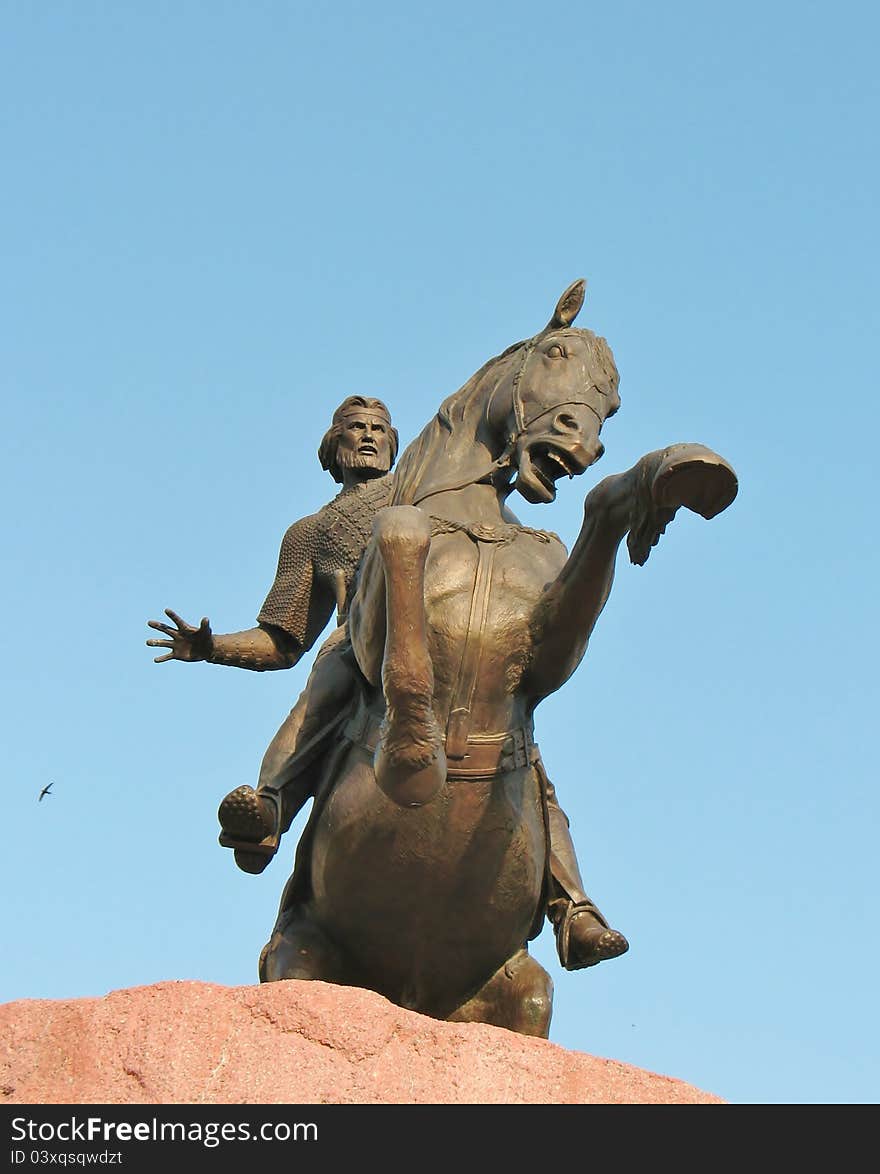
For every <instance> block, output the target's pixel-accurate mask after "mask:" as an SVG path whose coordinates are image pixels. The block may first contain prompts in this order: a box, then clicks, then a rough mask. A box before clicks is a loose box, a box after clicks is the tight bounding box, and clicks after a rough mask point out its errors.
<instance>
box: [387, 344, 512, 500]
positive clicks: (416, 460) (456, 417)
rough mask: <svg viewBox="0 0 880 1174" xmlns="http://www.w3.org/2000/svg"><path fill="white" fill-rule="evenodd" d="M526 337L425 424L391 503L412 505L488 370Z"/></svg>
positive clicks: (402, 462) (408, 451) (402, 464)
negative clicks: (426, 474) (427, 473)
mask: <svg viewBox="0 0 880 1174" xmlns="http://www.w3.org/2000/svg"><path fill="white" fill-rule="evenodd" d="M526 341H527V340H525V339H524V340H522V341H520V342H515V343H513V344H512V345H511V346H509V347H508V348H507V349H506V350H504V351H502V352H501V354H500V355H495V356H494V357H493V358H491V359H489V360H488V361H487V362H485V363H484V364H483V366H482V367H480V369H479V371H475V372H474V374H473V375H472V376H471V377H470V379H468V381H467V382H466V383H464V384H463V385H462V386H461V387H460V388H459V389H458V391H454V392H453V393H452V395H449V396H447V397H446V399H445V400H444V401H443V403H442V404H441V405H440V407H439V409H438V410H437V414H436V416H434V418H433V419H432V420H431V421H430V422H429V423H428V424H426V425H425V427H424V428H423V429H422V431H421V432H420V433H419V434H418V436H417V437H416V438H415V440H413V441H412V442H411V443H410V444H408V445H407V447H406V448H405V449H404V451H403V454H402V455H401V457H400V459H399V461H398V462H397V468H396V469H395V471H394V476H393V480H392V486H391V501H390V504H391V505H412V503H413V501H414V500H415V497H416V495H417V493H418V491H419V487H420V485H421V482H422V478H423V476H424V474H425V473H426V472H427V471H428V470H429V469H431V468H432V467H433V465H434V460H435V458H436V457H437V454H438V453H439V452H440V450H441V448H443V447H445V445H446V444H447V443H448V441H449V438H450V437H451V436H454V435H455V433H456V431H457V430H458V429H459V428H460V427H461V426H462V425H463V424H464V422H465V418H466V415H467V409H468V408H469V407H470V405H471V402H472V401H473V399H474V397H475V395H476V393H477V391H478V389H479V388H480V386H481V384H482V382H483V379H484V378H485V376H486V374H487V372H488V371H489V370H490V368H492V367H494V366H495V364H496V363H500V362H501V360H502V359H506V358H507V356H508V355H511V354H513V352H514V351H517V350H519V349H520V347H523V346H525V345H526Z"/></svg>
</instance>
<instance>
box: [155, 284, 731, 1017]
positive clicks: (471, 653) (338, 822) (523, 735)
mask: <svg viewBox="0 0 880 1174" xmlns="http://www.w3.org/2000/svg"><path fill="white" fill-rule="evenodd" d="M583 296H584V284H583V282H576V283H574V285H572V286H571V287H570V288H569V289H568V290H566V292H565V293H564V294H563V296H562V298H561V299H560V301H559V303H558V305H557V307H556V310H555V312H554V315H553V317H552V318H551V320H550V322H549V324H548V325H547V327H545V328H544V330H542V331H540V332H539V333H538V334H536V335H535V336H533V337H532V338H530V339H528V340H526V341H524V342H520V343H516V344H514V345H513V346H511V347H509V348H508V349H507V350H505V351H504V352H503V353H502V354H501V355H499V356H498V357H497V358H495V359H492V360H490V361H489V362H488V363H486V364H485V365H484V366H483V367H482V368H481V369H480V370H479V371H478V372H476V373H475V375H474V376H473V377H472V378H471V379H470V380H468V382H467V383H466V384H465V385H464V386H463V387H462V388H461V389H460V390H459V391H458V392H456V393H455V394H454V395H452V396H450V397H449V398H448V399H447V400H446V401H445V402H444V403H443V405H442V406H441V408H440V410H439V412H438V414H437V416H436V417H435V418H434V420H432V421H431V422H430V423H429V424H428V425H427V427H426V428H425V429H424V430H423V431H422V433H421V434H420V436H419V437H418V438H417V439H416V441H415V442H414V443H413V444H411V445H410V446H409V447H408V448H407V450H406V452H405V453H404V454H403V456H402V458H401V460H400V462H399V464H398V467H397V470H396V472H395V473H394V474H391V475H390V478H389V479H390V504H389V505H388V506H385V507H383V508H380V509H379V510H378V512H377V514H376V517H375V521H374V523H373V532H372V538H371V539H370V542H369V544H368V547H367V550H366V553H365V556H364V558H363V560H362V562H361V564H360V568H359V571H358V574H357V581H356V584H355V589H354V591H353V592H349V593H348V598H347V603H346V607H347V617H348V618H347V623H346V625H345V635H343V636H341V637H337V640H338V643H339V646H340V648H343V646H344V651H342V652H341V653H340V656H342V657H347V658H348V663H349V664H350V665H351V666H352V669H353V673H352V676H353V679H354V682H355V684H354V688H353V691H352V700H351V703H350V705H349V706H348V707H347V709H346V710H345V712H344V714H343V715H341V717H340V718H339V721H340V726H339V728H338V731H337V735H336V736H335V737H334V739H333V746H332V749H331V750H330V751H329V752H328V753H325V754H324V755H323V757H322V758H321V759H320V763H319V765H318V766H317V767H316V770H315V776H316V777H315V779H314V791H315V802H314V804H313V808H312V812H311V816H310V819H309V822H308V825H307V827H306V830H305V832H304V834H303V836H302V838H301V841H300V845H299V849H298V853H297V863H296V867H295V870H294V874H293V876H292V877H291V879H290V881H289V882H288V885H287V888H286V890H285V893H284V896H283V898H282V902H281V910H280V913H279V917H278V920H277V923H276V926H275V929H274V931H273V934H272V936H271V939H270V941H269V942H268V943H267V945H266V946H265V947H264V950H263V953H262V955H261V961H260V975H261V978H262V979H263V980H276V979H286V978H300V979H321V980H324V981H328V982H336V983H344V984H350V985H360V986H365V987H369V988H372V989H374V990H377V991H379V992H380V993H382V994H384V995H385V996H386V997H388V998H389V999H391V1000H393V1001H395V1002H397V1003H399V1004H401V1005H403V1006H406V1007H410V1008H412V1009H414V1010H417V1011H420V1012H423V1013H425V1014H428V1015H433V1016H435V1017H438V1018H443V1019H450V1020H457V1021H470V1020H476V1021H483V1022H488V1023H493V1024H496V1025H499V1026H503V1027H507V1028H510V1029H512V1030H516V1031H520V1032H524V1033H527V1034H533V1035H538V1036H546V1035H547V1034H548V1030H549V1023H550V1013H551V1002H552V983H551V981H550V977H549V975H548V974H547V973H546V971H544V969H543V968H542V967H541V966H540V965H539V964H538V963H537V962H536V961H535V960H534V959H533V958H532V957H531V956H530V954H529V952H528V942H529V940H530V939H531V938H532V937H534V936H535V935H536V933H537V932H538V931H539V929H540V924H541V920H542V916H543V912H544V910H545V908H546V907H547V906H548V904H549V905H550V908H551V909H552V908H553V904H554V897H555V895H556V894H557V892H558V890H557V887H556V886H557V885H558V884H559V881H558V879H557V878H554V876H553V874H552V863H553V858H554V851H553V848H554V844H553V839H552V837H553V830H554V818H553V816H552V814H551V811H552V808H553V807H555V804H553V802H552V799H553V796H552V788H551V787H550V786H549V783H548V780H547V776H546V773H545V771H544V769H543V766H542V763H541V758H540V754H539V752H538V748H537V745H536V744H535V741H534V731H533V715H534V711H535V709H536V707H537V705H538V704H539V702H540V701H541V700H542V699H543V698H545V697H547V696H548V695H549V694H550V693H552V692H554V691H555V690H556V689H558V688H560V687H561V686H562V685H563V684H564V683H565V681H566V680H567V679H568V678H569V677H570V676H571V674H572V673H573V672H574V670H575V668H576V667H577V665H578V664H579V663H580V661H581V659H582V658H583V656H584V654H585V651H586V648H587V642H588V640H589V636H590V634H591V632H592V629H593V627H594V625H595V623H596V620H597V619H598V617H599V614H600V613H601V611H602V609H603V607H604V606H605V603H606V601H607V599H608V595H609V592H610V590H611V584H612V579H613V573H614V565H615V561H616V555H617V550H618V547H619V545H620V543H621V541H622V540H623V539H624V537H626V539H627V546H628V549H629V555H630V559H631V560H632V561H633V562H634V563H637V564H639V565H641V564H643V563H644V562H645V561H646V560H647V558H648V555H649V554H650V551H651V548H652V547H653V546H654V545H656V543H657V541H658V540H659V538H660V536H661V534H662V533H663V531H664V529H665V527H666V525H667V524H668V523H669V522H670V521H671V520H672V518H673V517H674V515H675V513H676V511H677V510H678V509H679V508H680V507H682V506H684V507H686V508H689V509H691V510H694V511H695V512H697V513H700V514H701V515H702V516H703V517H706V518H711V517H713V516H715V515H716V514H717V513H719V512H720V511H721V510H723V509H725V508H726V507H727V506H728V505H729V504H730V503H731V502H732V501H733V499H734V497H735V495H736V492H737V481H736V476H735V474H734V472H733V469H732V468H731V467H730V465H729V464H728V463H727V462H726V461H725V460H724V459H723V458H721V457H720V456H718V455H717V454H716V453H714V452H712V451H711V450H709V449H707V448H705V447H703V446H702V445H695V444H679V445H673V446H671V447H669V448H665V449H660V450H657V451H655V452H652V453H649V454H648V455H647V456H645V457H642V458H641V460H640V461H638V462H637V463H636V465H635V466H633V468H632V469H630V470H628V471H626V472H625V473H621V474H615V475H612V476H610V477H606V478H605V479H604V480H603V481H601V482H600V483H599V484H598V485H597V486H596V487H595V488H594V489H593V490H591V492H590V493H589V494H588V495H587V498H586V502H585V510H584V523H583V526H582V529H581V532H580V535H579V536H578V538H577V540H576V542H575V545H574V547H573V550H572V552H571V554H570V555H568V554H567V552H566V551H565V548H564V547H563V545H562V543H561V542H560V541H559V539H558V538H557V537H556V536H555V535H553V534H549V533H545V532H543V531H536V530H532V529H530V528H528V527H524V526H521V525H520V524H519V523H518V522H517V520H516V518H515V517H514V516H513V514H512V513H511V512H510V510H509V509H508V506H507V499H508V497H509V495H510V494H511V493H512V492H513V491H517V492H519V493H521V494H522V495H523V496H524V497H525V498H526V500H528V501H530V502H535V503H540V502H544V503H549V502H552V501H553V500H554V498H555V495H556V481H557V480H558V479H559V478H560V477H561V476H562V475H563V474H565V475H567V476H576V475H579V474H580V473H582V472H584V470H585V469H586V468H588V467H589V466H590V465H591V464H592V463H593V462H594V461H595V460H597V459H598V457H599V456H600V455H601V453H602V451H603V449H602V444H601V442H600V441H599V431H600V429H601V426H602V423H603V422H604V420H605V419H606V418H607V417H608V416H610V415H611V414H613V412H615V411H616V410H617V408H618V406H619V402H620V401H619V397H618V391H617V388H618V375H617V370H616V368H615V365H614V360H613V357H612V355H611V351H610V349H609V348H608V346H607V344H606V343H605V342H604V340H603V339H600V338H598V337H596V336H595V335H593V334H592V333H591V332H590V331H588V330H581V329H576V328H574V327H572V325H571V323H572V322H573V320H574V318H575V316H576V314H577V312H578V311H579V309H580V307H581V305H582V302H583ZM172 618H173V619H175V622H177V620H176V618H175V617H173V616H172ZM152 626H153V627H160V629H161V630H163V631H165V633H166V635H168V636H170V637H171V640H172V644H173V641H174V639H176V635H175V633H174V632H173V630H171V629H167V628H163V627H162V626H160V625H157V624H156V623H155V622H154V623H153V624H152ZM179 626H180V625H179ZM206 626H207V625H206V624H205V623H203V628H205V627H206ZM331 639H332V638H331ZM159 643H162V642H159ZM165 646H169V645H167V644H166V645H165ZM172 655H173V652H172ZM328 655H330V654H328ZM212 659H213V657H212ZM321 659H322V658H321V657H320V656H319V660H318V662H317V664H316V669H317V668H318V666H319V665H320V663H321ZM324 659H326V658H324ZM226 663H229V662H226ZM251 667H275V666H273V665H269V664H263V665H252V666H251ZM343 723H344V724H343ZM257 793H259V787H258V792H257ZM234 794H235V793H233V795H234ZM227 798H229V797H227ZM243 805H244V806H245V807H246V806H248V804H247V803H246V802H245V803H244V804H243ZM232 806H234V801H232ZM221 807H222V805H221ZM556 810H557V811H558V808H557V809H556ZM575 867H576V866H575ZM563 906H564V909H563V912H562V915H561V916H558V918H557V925H556V929H557V941H558V944H559V948H560V955H561V956H563V955H564V952H565V949H566V948H567V946H568V943H569V942H570V940H571V938H572V937H573V936H577V932H578V922H579V920H580V921H581V922H583V924H585V925H587V926H588V928H587V930H586V931H585V932H584V934H583V936H584V938H585V939H586V940H587V941H588V942H589V943H591V944H592V945H593V946H594V947H595V948H596V949H597V951H598V953H599V954H600V955H601V956H613V955H614V953H615V952H617V953H620V952H622V950H624V949H626V942H625V939H623V938H622V935H616V934H615V931H612V930H609V929H608V927H607V924H606V923H605V922H604V919H601V915H598V917H596V916H595V915H594V914H593V912H592V910H591V909H584V910H582V911H581V912H582V915H581V917H580V918H578V917H576V916H575V914H576V912H577V902H572V901H570V900H568V901H563ZM593 908H594V907H593ZM596 913H598V911H596ZM617 939H619V941H618V940H617ZM603 940H604V941H605V943H606V945H607V946H608V949H609V952H608V953H607V954H604V953H603V947H602V942H603ZM618 947H619V948H618ZM596 960H599V958H593V959H592V961H596ZM588 964H590V963H588Z"/></svg>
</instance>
